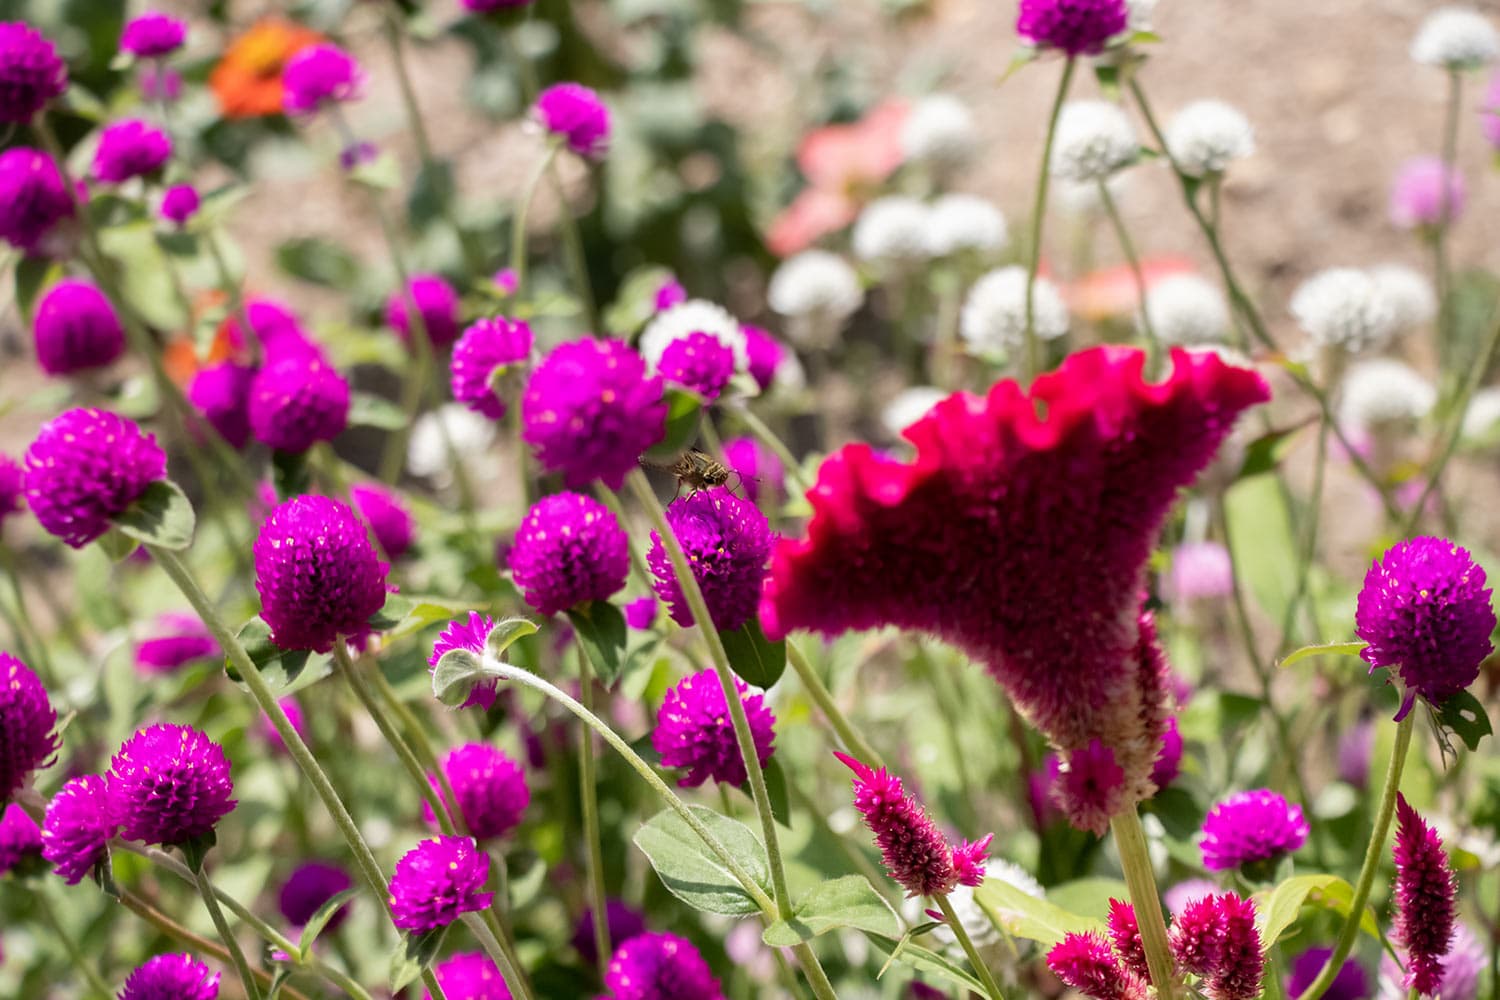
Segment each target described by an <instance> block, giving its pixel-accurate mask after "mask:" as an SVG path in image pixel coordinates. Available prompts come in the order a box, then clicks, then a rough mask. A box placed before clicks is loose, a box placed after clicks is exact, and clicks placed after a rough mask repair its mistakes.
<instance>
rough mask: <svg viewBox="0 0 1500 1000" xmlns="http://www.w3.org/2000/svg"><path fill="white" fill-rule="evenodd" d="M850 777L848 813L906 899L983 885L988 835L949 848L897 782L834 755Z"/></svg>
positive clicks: (881, 771) (883, 771)
mask: <svg viewBox="0 0 1500 1000" xmlns="http://www.w3.org/2000/svg"><path fill="white" fill-rule="evenodd" d="M834 756H835V757H837V758H838V759H839V760H840V761H842V762H843V764H844V766H845V767H847V768H849V770H851V771H853V772H854V808H855V809H857V810H859V812H860V815H862V816H864V818H865V825H866V826H867V827H869V828H870V832H871V833H873V834H875V843H876V844H877V845H878V846H879V847H880V854H881V856H882V858H883V859H884V860H885V867H886V870H887V871H888V872H889V873H890V876H891V878H893V879H895V880H896V881H897V882H898V883H900V885H901V886H902V888H904V889H905V890H906V891H907V893H908V894H909V895H911V896H946V895H947V894H948V893H950V892H952V891H953V889H954V887H955V886H958V885H967V886H977V885H979V884H980V883H981V882H983V881H984V861H985V852H986V851H988V850H989V846H990V841H991V840H993V839H994V836H995V835H994V834H986V835H985V836H984V837H983V838H982V839H980V840H978V841H964V842H963V843H962V844H959V845H958V846H957V847H953V846H951V845H950V844H949V843H948V841H947V838H945V837H944V836H943V834H942V831H940V830H939V829H938V828H937V824H936V823H934V822H933V821H932V817H931V816H929V815H928V814H927V810H926V809H924V808H923V807H922V804H921V803H920V802H918V801H917V800H916V799H915V798H913V797H912V796H910V795H907V794H906V790H905V789H904V788H903V787H902V784H901V779H900V778H898V777H896V776H895V775H893V774H891V773H890V772H889V771H887V770H886V769H885V768H883V767H882V768H880V769H879V770H878V771H877V770H874V769H872V768H871V767H870V766H869V765H868V764H862V763H860V762H859V761H857V760H855V759H854V758H853V757H850V756H849V755H848V754H843V753H839V752H837V751H835V752H834Z"/></svg>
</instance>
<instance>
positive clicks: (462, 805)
mask: <svg viewBox="0 0 1500 1000" xmlns="http://www.w3.org/2000/svg"><path fill="white" fill-rule="evenodd" d="M443 773H444V774H445V775H446V776H447V778H448V784H449V785H451V786H452V788H453V797H454V798H455V799H457V800H458V811H459V813H460V814H462V816H463V820H464V823H465V824H466V825H467V826H468V828H469V832H470V833H472V834H473V835H474V836H475V837H476V838H478V839H479V840H493V839H495V838H496V837H503V836H505V835H506V834H507V833H509V832H510V831H511V830H513V829H515V827H516V825H517V824H519V823H520V822H521V818H522V817H523V816H525V815H526V807H527V806H528V805H530V804H531V789H530V788H528V787H527V786H526V772H525V771H524V770H522V769H521V765H520V764H518V763H516V762H515V761H513V760H511V759H510V757H508V756H507V755H506V754H505V753H504V752H503V751H502V750H500V749H499V748H498V747H493V746H490V745H489V744H487V743H465V744H464V745H463V746H459V747H454V748H453V749H452V750H449V751H448V754H447V756H445V757H444V758H443ZM429 780H430V781H431V782H432V787H433V789H434V790H436V791H437V792H438V794H439V795H441V794H442V785H441V784H440V783H439V782H438V780H437V777H436V776H435V775H430V776H429ZM422 818H423V819H425V820H426V821H427V822H428V823H429V824H430V825H433V826H436V825H437V817H436V816H435V815H434V814H433V812H432V806H430V805H428V804H427V803H426V802H425V801H424V802H423V803H422Z"/></svg>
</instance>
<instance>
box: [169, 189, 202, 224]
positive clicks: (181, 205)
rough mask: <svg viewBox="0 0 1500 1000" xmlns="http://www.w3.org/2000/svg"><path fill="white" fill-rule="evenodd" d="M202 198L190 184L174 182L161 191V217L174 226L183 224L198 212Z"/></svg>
mask: <svg viewBox="0 0 1500 1000" xmlns="http://www.w3.org/2000/svg"><path fill="white" fill-rule="evenodd" d="M201 205H202V199H200V198H199V197H198V189H197V188H195V187H193V186H192V185H191V184H174V185H172V186H171V187H169V188H167V190H166V191H164V192H162V196H161V208H160V211H161V217H162V218H163V219H166V220H167V221H168V222H170V223H172V224H173V225H175V226H184V225H186V224H187V221H188V220H189V219H191V218H192V217H193V216H195V215H197V214H198V209H199V207H200V206H201Z"/></svg>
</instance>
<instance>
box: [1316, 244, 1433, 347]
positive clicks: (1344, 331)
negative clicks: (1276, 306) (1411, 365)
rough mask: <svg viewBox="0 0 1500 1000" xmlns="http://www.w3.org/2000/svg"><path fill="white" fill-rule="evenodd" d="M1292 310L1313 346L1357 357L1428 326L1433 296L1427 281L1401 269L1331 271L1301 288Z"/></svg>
mask: <svg viewBox="0 0 1500 1000" xmlns="http://www.w3.org/2000/svg"><path fill="white" fill-rule="evenodd" d="M1291 309H1292V315H1293V316H1294V317H1295V318H1296V320H1297V323H1298V324H1299V325H1300V326H1301V327H1302V329H1303V330H1305V331H1306V332H1307V334H1308V335H1309V336H1311V337H1312V338H1313V340H1315V341H1316V342H1317V343H1319V344H1320V345H1323V346H1327V347H1342V348H1343V349H1345V350H1347V351H1349V352H1350V353H1355V354H1357V353H1359V352H1361V351H1366V350H1369V349H1371V348H1376V347H1380V346H1381V345H1383V344H1385V343H1386V342H1388V341H1389V340H1390V339H1391V338H1392V337H1394V336H1396V335H1397V334H1399V333H1404V332H1406V331H1408V330H1411V329H1414V328H1416V327H1419V326H1421V325H1422V324H1424V323H1426V322H1428V321H1429V320H1431V319H1432V318H1433V317H1434V316H1435V315H1437V296H1436V295H1435V294H1434V293H1433V290H1432V284H1431V282H1429V281H1428V280H1427V278H1426V277H1424V276H1423V275H1421V274H1419V273H1418V272H1416V271H1414V270H1412V269H1411V268H1409V267H1407V266H1405V265H1403V264H1382V265H1380V266H1378V267H1374V268H1371V269H1369V270H1359V269H1356V268H1350V267H1336V268H1331V269H1329V270H1327V271H1323V272H1321V273H1319V274H1315V275H1313V277H1311V278H1309V279H1308V280H1307V281H1305V282H1303V283H1302V285H1301V287H1299V288H1298V289H1297V291H1296V293H1295V294H1294V295H1293V296H1292V302H1291Z"/></svg>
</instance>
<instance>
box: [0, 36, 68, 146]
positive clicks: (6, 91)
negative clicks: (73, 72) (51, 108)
mask: <svg viewBox="0 0 1500 1000" xmlns="http://www.w3.org/2000/svg"><path fill="white" fill-rule="evenodd" d="M67 89H68V67H67V64H65V63H64V62H63V61H62V59H61V58H59V57H58V55H57V48H56V47H55V46H53V44H52V43H51V42H50V41H48V39H47V37H46V36H45V35H43V34H42V33H41V32H40V31H37V30H36V29H35V28H33V27H32V26H31V25H29V24H27V23H26V22H24V21H0V122H20V123H24V122H29V121H31V117H32V115H35V114H36V113H37V112H38V111H40V110H42V108H43V107H45V106H46V104H47V102H48V101H50V100H52V99H53V98H54V97H61V96H62V94H63V91H65V90H67Z"/></svg>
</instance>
